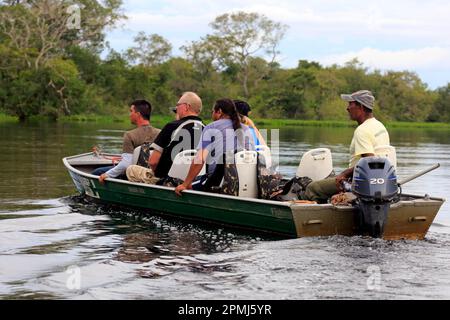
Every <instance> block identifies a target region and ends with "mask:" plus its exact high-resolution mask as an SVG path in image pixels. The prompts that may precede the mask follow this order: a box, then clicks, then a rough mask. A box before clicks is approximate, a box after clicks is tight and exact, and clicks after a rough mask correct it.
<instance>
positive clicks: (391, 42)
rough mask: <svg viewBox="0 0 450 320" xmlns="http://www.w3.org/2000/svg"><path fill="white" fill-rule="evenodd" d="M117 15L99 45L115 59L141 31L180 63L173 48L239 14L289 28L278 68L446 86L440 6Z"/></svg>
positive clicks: (409, 1) (180, 7)
mask: <svg viewBox="0 0 450 320" xmlns="http://www.w3.org/2000/svg"><path fill="white" fill-rule="evenodd" d="M123 8H124V13H125V14H126V15H127V16H128V20H126V21H123V22H122V23H121V25H122V27H119V28H117V29H115V30H113V31H111V32H109V33H108V37H107V40H108V41H109V42H110V45H111V47H112V48H114V49H115V50H117V51H122V50H124V49H126V48H128V47H130V46H132V45H133V37H134V36H135V35H136V33H137V32H139V31H145V32H146V33H148V34H150V33H157V34H159V35H161V36H163V37H164V38H166V39H167V40H169V42H170V43H171V44H172V45H173V48H174V49H173V54H174V55H181V52H180V50H179V47H180V46H182V45H185V44H187V43H188V42H190V41H193V40H198V39H200V37H202V36H204V35H206V34H207V33H211V31H212V30H211V28H210V27H209V23H210V22H211V21H213V20H214V18H215V17H216V16H218V15H220V14H223V13H231V12H236V11H239V10H241V11H246V12H258V13H262V14H265V15H266V16H267V17H268V18H270V19H272V20H274V21H277V22H282V23H284V24H286V25H288V26H289V29H288V31H287V33H286V36H285V38H284V39H283V40H282V42H281V44H280V50H281V54H282V56H281V57H280V59H279V62H280V63H281V65H282V66H283V67H289V68H291V67H295V66H296V65H297V63H298V60H300V59H307V60H313V61H318V62H320V63H322V64H324V65H330V64H333V63H338V64H343V63H344V62H346V61H348V60H350V59H352V58H354V57H357V58H358V59H359V60H360V61H362V62H363V63H364V64H365V65H366V66H368V67H371V68H377V69H381V70H388V69H389V70H411V71H415V72H417V73H418V74H419V75H420V77H421V78H422V79H423V80H424V81H425V82H426V83H428V85H429V86H430V88H433V89H434V88H436V87H440V86H444V85H446V84H447V83H448V82H450V1H448V0H428V1H426V2H425V1H418V0H389V1H386V0H379V1H361V0H345V1H344V0H332V1H331V0H330V1H328V0H314V1H313V0H300V1H299V0H295V1H294V0H183V1H179V0H124V7H123Z"/></svg>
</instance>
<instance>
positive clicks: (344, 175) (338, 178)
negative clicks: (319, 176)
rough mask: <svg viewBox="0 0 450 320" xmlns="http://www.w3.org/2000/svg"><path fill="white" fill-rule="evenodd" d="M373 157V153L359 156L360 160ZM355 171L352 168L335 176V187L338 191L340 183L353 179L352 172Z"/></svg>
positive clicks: (340, 186) (340, 188) (340, 187)
mask: <svg viewBox="0 0 450 320" xmlns="http://www.w3.org/2000/svg"><path fill="white" fill-rule="evenodd" d="M373 156H375V155H374V154H373V153H364V154H362V155H361V157H362V158H366V157H373ZM354 169H355V167H352V168H348V169H346V170H344V171H342V173H340V174H339V175H337V176H336V187H337V188H338V189H339V190H342V182H343V181H345V180H348V179H350V178H352V177H353V170H354Z"/></svg>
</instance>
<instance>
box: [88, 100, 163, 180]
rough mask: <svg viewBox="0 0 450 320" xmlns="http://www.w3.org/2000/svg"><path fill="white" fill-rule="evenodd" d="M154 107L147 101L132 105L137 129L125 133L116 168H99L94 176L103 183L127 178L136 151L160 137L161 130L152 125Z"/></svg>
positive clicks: (131, 109)
mask: <svg viewBox="0 0 450 320" xmlns="http://www.w3.org/2000/svg"><path fill="white" fill-rule="evenodd" d="M151 112H152V105H151V104H150V102H148V101H147V100H135V101H133V102H132V103H131V105H130V121H131V123H132V124H135V125H136V126H137V128H136V129H134V130H131V131H127V132H125V134H124V136H123V147H122V159H121V161H120V162H119V163H118V164H117V165H116V166H110V167H102V168H97V169H96V170H94V171H93V172H92V174H93V175H97V176H100V177H99V178H98V179H99V181H100V182H101V183H103V182H104V181H105V179H106V178H108V177H110V178H117V177H120V176H125V171H126V170H127V168H128V167H129V166H130V165H131V163H132V159H133V152H134V149H135V148H137V147H139V146H140V145H142V144H144V143H151V142H153V141H154V140H155V138H156V137H157V136H158V134H159V132H160V131H161V130H160V129H157V128H154V127H152V126H151V125H150V114H151Z"/></svg>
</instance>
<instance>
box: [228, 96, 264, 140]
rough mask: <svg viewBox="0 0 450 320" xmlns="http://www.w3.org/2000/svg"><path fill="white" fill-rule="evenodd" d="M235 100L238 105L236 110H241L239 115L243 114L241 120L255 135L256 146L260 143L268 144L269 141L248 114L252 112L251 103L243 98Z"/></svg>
mask: <svg viewBox="0 0 450 320" xmlns="http://www.w3.org/2000/svg"><path fill="white" fill-rule="evenodd" d="M233 102H234V104H235V105H236V110H237V111H238V112H239V115H240V116H241V122H242V123H243V124H245V125H246V126H248V128H249V129H250V132H251V134H252V136H253V141H254V142H255V146H258V145H264V146H266V145H267V143H266V141H265V140H264V138H263V136H262V135H261V133H260V132H259V130H258V128H257V127H256V125H255V124H254V123H253V121H252V119H250V118H249V117H248V115H249V114H250V112H251V110H252V109H251V108H250V105H249V104H248V103H247V102H245V101H242V100H234V101H233Z"/></svg>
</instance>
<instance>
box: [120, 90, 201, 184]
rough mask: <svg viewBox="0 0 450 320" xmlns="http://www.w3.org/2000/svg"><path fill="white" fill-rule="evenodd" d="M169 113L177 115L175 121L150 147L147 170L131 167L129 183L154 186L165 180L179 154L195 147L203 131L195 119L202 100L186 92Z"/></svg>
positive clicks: (199, 120)
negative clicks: (151, 150) (160, 180)
mask: <svg viewBox="0 0 450 320" xmlns="http://www.w3.org/2000/svg"><path fill="white" fill-rule="evenodd" d="M172 111H173V112H175V113H176V120H175V121H172V122H170V123H168V124H167V125H165V126H164V128H163V129H162V130H161V132H160V134H159V135H158V136H157V137H156V139H155V141H154V143H153V144H152V145H151V147H152V148H153V152H152V154H151V156H150V159H149V165H150V168H145V167H141V166H137V165H133V166H130V167H129V168H128V169H127V178H128V180H130V181H132V182H142V183H148V184H155V183H156V182H158V180H159V179H160V178H165V177H167V175H168V173H169V170H170V168H171V166H172V163H173V159H174V158H175V156H176V155H177V154H178V153H179V152H182V151H183V150H189V149H195V148H196V146H197V144H198V142H199V141H200V136H201V131H202V129H203V123H202V120H201V119H200V118H199V116H198V115H199V114H200V112H201V111H202V100H201V99H200V97H199V96H198V95H197V94H195V93H194V92H185V93H184V94H183V95H182V96H181V98H180V99H179V100H178V103H177V104H176V107H175V108H173V109H172Z"/></svg>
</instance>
